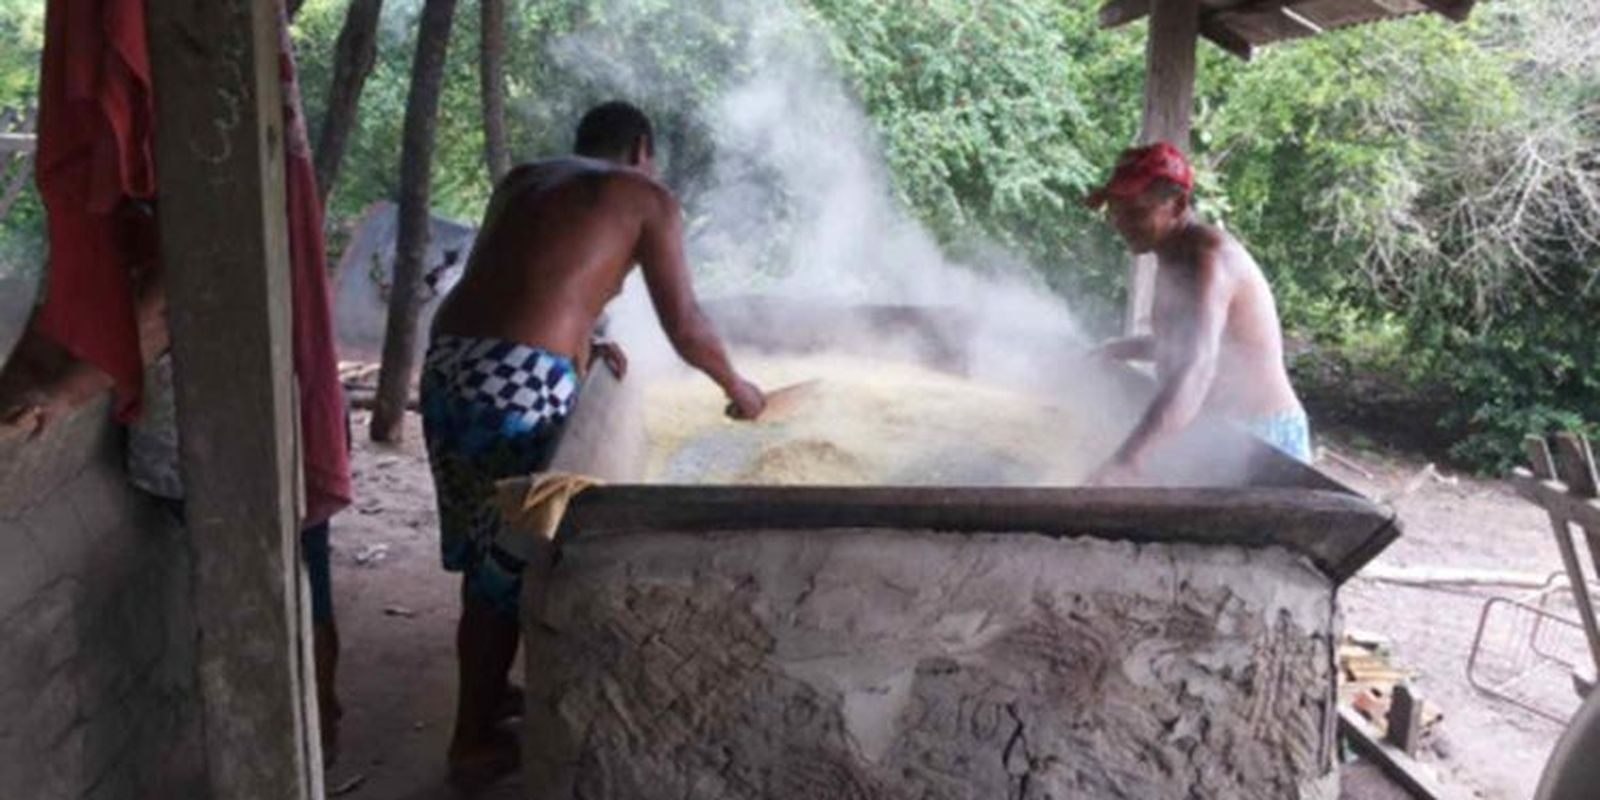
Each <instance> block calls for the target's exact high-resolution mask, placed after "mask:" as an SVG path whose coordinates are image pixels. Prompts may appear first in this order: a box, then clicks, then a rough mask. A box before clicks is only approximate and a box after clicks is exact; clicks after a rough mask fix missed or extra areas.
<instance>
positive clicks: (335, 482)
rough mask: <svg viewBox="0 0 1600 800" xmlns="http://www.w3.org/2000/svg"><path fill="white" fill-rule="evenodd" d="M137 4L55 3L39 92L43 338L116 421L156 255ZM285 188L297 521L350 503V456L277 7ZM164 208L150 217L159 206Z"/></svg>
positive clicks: (136, 380) (130, 413) (126, 415)
mask: <svg viewBox="0 0 1600 800" xmlns="http://www.w3.org/2000/svg"><path fill="white" fill-rule="evenodd" d="M144 22H145V19H144V3H143V1H142V0H50V5H49V9H48V12H47V14H46V23H45V47H44V58H43V63H42V69H41V82H40V93H39V127H38V136H39V140H38V141H39V144H38V166H37V173H38V174H37V182H38V186H39V194H40V196H41V198H43V200H44V204H45V209H46V212H47V215H48V218H49V222H48V226H49V237H50V269H49V276H48V279H47V288H46V294H45V301H44V304H43V305H42V307H41V308H40V310H39V314H38V317H37V319H36V324H37V325H38V329H39V331H40V333H42V334H44V335H45V336H47V337H49V338H50V339H52V340H54V341H56V342H57V343H59V344H60V345H61V346H62V347H64V348H65V349H66V350H67V351H68V352H70V353H71V354H72V355H73V356H75V357H77V358H79V359H81V360H83V361H86V362H88V363H90V364H92V365H94V366H95V367H98V368H99V369H101V370H103V371H104V372H105V373H106V374H108V375H110V376H111V377H112V379H113V380H114V381H115V382H116V392H117V416H118V418H119V419H120V420H122V421H128V420H129V419H132V418H133V417H135V416H137V415H138V410H139V395H140V392H141V390H142V384H143V374H144V370H143V363H142V360H141V358H140V353H139V333H138V325H137V321H136V317H135V312H134V295H133V274H134V272H135V270H136V269H137V268H138V267H139V266H140V265H142V264H146V263H149V260H150V259H153V258H155V257H156V255H157V254H156V242H157V241H158V237H157V236H156V231H155V218H154V217H153V216H151V215H149V214H143V213H137V212H136V211H134V210H133V209H132V208H131V204H130V201H139V200H149V199H152V198H154V196H155V164H154V158H153V137H152V129H153V127H154V124H155V106H154V103H153V101H152V85H151V81H150V63H149V58H148V51H147V45H146V40H145V24H144ZM279 41H280V51H279V78H280V80H281V82H282V87H283V103H284V111H283V116H284V123H285V124H284V152H285V154H286V156H287V157H286V158H285V175H284V177H285V181H286V186H285V189H286V192H285V194H286V197H287V204H286V205H287V208H286V211H287V213H288V233H289V262H290V270H291V276H290V277H291V280H290V285H291V295H292V303H293V331H292V333H293V348H292V349H293V359H294V370H295V379H296V385H297V388H298V395H299V400H300V432H301V443H302V457H303V462H304V467H305V470H304V471H305V490H306V492H305V494H306V520H305V524H307V525H311V524H315V523H318V522H323V521H325V520H327V519H328V518H329V517H331V516H333V514H334V513H335V512H337V511H338V510H339V509H341V508H343V507H344V506H346V505H348V504H349V503H350V453H349V444H348V438H347V436H346V428H345V422H344V419H345V418H344V396H343V388H342V386H341V385H340V382H339V372H338V361H337V356H336V355H335V351H334V331H333V311H332V301H331V297H330V294H329V288H328V278H327V273H326V271H325V268H324V264H325V253H324V250H323V240H322V207H321V202H320V201H319V200H318V195H317V187H316V173H315V170H314V168H313V167H312V163H311V148H310V145H309V143H308V141H307V137H306V129H305V121H304V119H303V116H302V112H301V104H300V92H299V87H298V83H297V82H296V79H295V70H294V59H293V56H292V54H291V51H290V42H289V33H288V23H287V19H286V18H285V17H284V16H283V12H282V8H281V7H280V9H279ZM158 213H159V211H158Z"/></svg>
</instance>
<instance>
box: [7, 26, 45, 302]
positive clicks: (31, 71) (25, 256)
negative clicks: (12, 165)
mask: <svg viewBox="0 0 1600 800" xmlns="http://www.w3.org/2000/svg"><path fill="white" fill-rule="evenodd" d="M43 48H44V4H43V3H40V2H38V1H37V0H0V108H3V107H11V108H26V107H30V106H32V105H34V103H35V102H36V95H37V94H38V79H39V56H40V53H41V51H42V50H43ZM6 174H9V173H6ZM0 189H3V187H0ZM43 264H44V209H43V207H41V205H40V204H39V196H38V193H37V192H35V191H34V190H33V187H32V182H31V181H30V182H29V185H28V186H27V187H26V188H25V189H24V190H23V193H22V195H21V196H20V197H19V198H18V199H17V202H16V204H15V205H13V206H12V207H11V208H10V210H9V211H7V213H6V216H5V218H4V219H3V220H0V291H19V290H21V289H20V288H19V287H32V286H33V285H35V284H36V283H37V281H38V276H39V275H40V273H41V272H42V271H43ZM30 290H31V288H30Z"/></svg>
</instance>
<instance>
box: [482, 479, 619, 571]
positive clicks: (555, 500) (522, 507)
mask: <svg viewBox="0 0 1600 800" xmlns="http://www.w3.org/2000/svg"><path fill="white" fill-rule="evenodd" d="M599 485H600V481H599V480H597V479H595V478H591V477H589V476H587V475H574V474H572V473H569V472H537V473H534V474H532V475H529V476H528V477H526V478H513V479H511V480H504V481H500V483H499V484H497V486H496V496H495V503H496V504H497V505H498V506H499V507H500V516H501V522H502V524H501V526H500V531H501V535H502V536H508V535H510V534H512V533H513V532H515V536H516V537H517V538H521V537H522V536H524V535H525V533H524V532H530V533H532V534H534V535H535V536H537V537H539V538H541V539H543V540H544V541H546V542H549V541H553V540H554V539H555V538H556V529H557V528H560V527H561V520H562V518H563V517H565V516H566V514H567V504H568V503H569V502H571V501H572V498H573V497H575V496H577V494H578V493H579V492H582V491H583V490H585V489H588V488H589V487H591V486H599ZM504 544H507V545H511V546H512V547H515V546H516V543H514V542H504ZM525 546H526V545H525V544H524V547H525ZM507 549H508V550H509V551H510V552H512V553H518V552H519V550H521V549H523V548H517V549H512V548H507Z"/></svg>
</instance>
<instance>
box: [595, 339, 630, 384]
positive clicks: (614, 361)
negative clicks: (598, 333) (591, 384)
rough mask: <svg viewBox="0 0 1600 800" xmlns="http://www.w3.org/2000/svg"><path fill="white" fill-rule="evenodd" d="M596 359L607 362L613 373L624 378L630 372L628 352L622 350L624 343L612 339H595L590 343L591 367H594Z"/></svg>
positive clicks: (619, 378)
mask: <svg viewBox="0 0 1600 800" xmlns="http://www.w3.org/2000/svg"><path fill="white" fill-rule="evenodd" d="M595 359H601V360H603V361H605V362H606V366H607V367H610V368H611V374H612V375H615V376H617V380H622V378H623V377H624V376H626V375H627V374H628V354H627V353H624V352H622V345H620V344H617V343H616V342H614V341H612V340H610V339H595V340H594V342H593V343H592V344H590V345H589V367H590V368H591V369H593V368H594V362H595Z"/></svg>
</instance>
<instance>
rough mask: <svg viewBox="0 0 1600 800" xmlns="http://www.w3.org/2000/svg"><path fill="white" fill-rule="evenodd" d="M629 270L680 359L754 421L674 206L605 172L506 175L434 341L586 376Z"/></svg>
mask: <svg viewBox="0 0 1600 800" xmlns="http://www.w3.org/2000/svg"><path fill="white" fill-rule="evenodd" d="M635 263H637V264H639V265H640V268H641V269H642V270H643V272H644V278H645V282H646V284H647V285H648V287H649V290H650V298H651V301H652V303H653V304H654V305H655V309H656V315H657V317H659V319H660V321H661V326H662V328H663V329H664V330H665V331H666V334H667V338H668V339H669V340H670V341H671V342H672V344H673V347H674V348H675V349H676V350H677V351H678V353H679V355H680V356H681V357H682V358H683V359H684V360H685V361H687V362H688V363H689V364H690V365H691V366H693V367H696V368H697V369H700V370H701V371H703V372H705V373H706V375H707V376H709V377H710V378H711V379H712V380H713V381H715V382H716V383H717V385H719V386H720V387H722V389H723V390H724V391H725V392H726V393H727V394H728V396H729V399H730V401H731V402H732V403H733V411H734V413H735V414H736V415H737V416H740V417H744V418H749V417H753V416H755V415H757V414H759V413H760V408H761V405H762V398H761V394H760V392H759V390H757V389H756V388H755V387H754V386H753V385H750V384H749V383H748V382H746V381H744V380H743V379H742V378H740V377H739V376H738V374H737V373H736V372H735V371H734V370H733V367H732V366H731V365H730V364H729V362H728V359H727V356H726V354H725V353H724V351H723V348H722V345H721V342H720V341H719V340H718V339H717V336H716V334H715V332H714V331H713V330H712V329H711V326H710V324H709V323H708V322H707V321H706V319H705V317H704V315H703V314H702V313H701V312H700V308H699V305H698V303H697V302H696V301H695V298H694V292H693V289H692V286H691V284H690V279H689V270H688V265H687V263H686V262H685V260H684V254H683V234H682V221H681V212H680V210H679V206H678V202H677V200H676V199H675V198H674V197H673V196H672V193H671V192H670V191H668V190H667V188H666V187H664V186H662V185H661V184H660V183H658V182H656V181H655V180H654V179H653V178H651V177H650V176H649V175H648V174H646V173H645V172H643V171H641V170H639V169H635V168H632V167H629V166H626V165H620V164H617V163H615V162H611V161H605V160H599V159H593V158H583V157H579V156H569V157H562V158H552V159H546V160H543V161H536V162H532V163H529V164H524V165H522V166H520V167H517V168H516V169H514V170H512V171H511V172H510V173H509V174H507V175H506V177H505V178H503V179H502V180H501V181H500V184H499V185H498V186H497V187H496V188H495V192H494V196H493V197H492V198H491V199H490V201H489V209H488V211H487V213H486V214H485V218H484V224H483V226H482V228H480V229H479V231H478V238H477V242H476V244H475V245H474V247H473V250H472V257H471V258H470V259H469V260H468V262H467V268H466V270H465V271H464V273H463V274H462V277H461V281H460V282H459V283H457V284H456V286H455V288H454V289H452V290H451V292H450V294H449V296H447V297H446V298H445V299H444V301H443V302H442V303H441V304H440V306H439V310H438V312H437V313H436V314H435V315H434V320H433V331H432V333H433V335H435V336H441V335H452V336H469V337H490V338H497V339H504V340H507V341H513V342H520V343H522V344H526V345H530V346H533V347H538V348H541V349H543V350H546V351H549V352H551V353H555V354H558V355H563V356H566V357H568V358H570V359H572V361H573V363H575V364H578V365H586V364H588V363H589V355H590V353H589V351H590V343H591V337H592V335H593V330H594V325H595V321H596V320H598V319H599V317H600V314H601V313H602V312H603V311H604V309H605V307H606V304H607V303H609V302H610V301H611V300H612V298H614V297H616V295H617V293H618V292H619V291H620V290H621V288H622V282H623V279H624V278H626V277H627V275H628V272H629V271H630V270H631V269H632V268H633V265H634V264H635Z"/></svg>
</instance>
